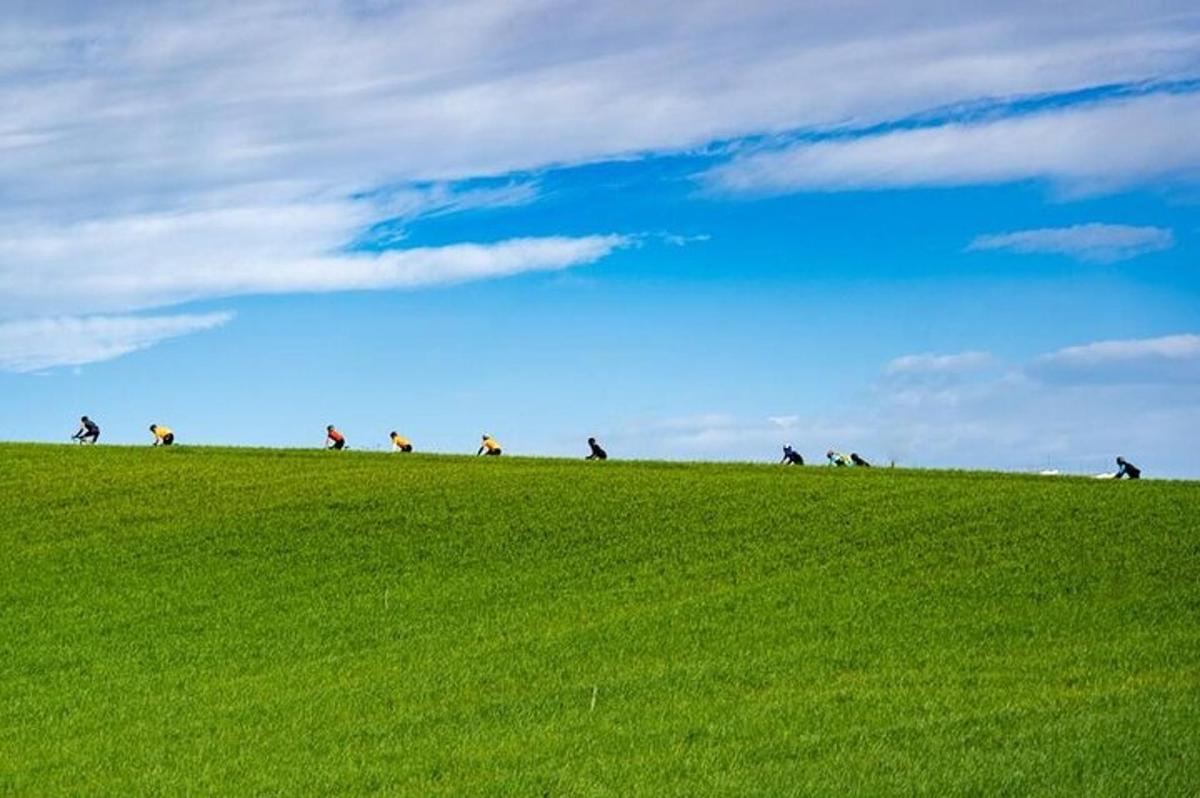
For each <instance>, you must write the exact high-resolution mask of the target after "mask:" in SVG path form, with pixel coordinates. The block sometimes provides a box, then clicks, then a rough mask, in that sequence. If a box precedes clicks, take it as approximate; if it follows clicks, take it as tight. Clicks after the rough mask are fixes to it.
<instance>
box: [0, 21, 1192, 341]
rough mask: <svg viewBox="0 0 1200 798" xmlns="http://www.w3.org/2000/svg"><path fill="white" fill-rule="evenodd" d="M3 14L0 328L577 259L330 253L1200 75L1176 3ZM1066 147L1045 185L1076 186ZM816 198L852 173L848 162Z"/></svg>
mask: <svg viewBox="0 0 1200 798" xmlns="http://www.w3.org/2000/svg"><path fill="white" fill-rule="evenodd" d="M6 12H7V13H6V16H5V24H4V25H3V26H0V153H2V157H0V319H4V318H9V319H11V318H17V317H22V318H24V317H28V316H31V315H37V314H69V315H80V314H87V313H123V312H128V311H132V310H136V309H145V308H150V307H156V306H162V305H167V304H172V303H177V302H183V301H188V300H191V299H201V298H207V297H213V296H229V295H234V294H242V293H262V292H281V291H292V290H303V291H323V290H344V289H352V288H353V289H366V288H391V287H412V286H419V285H429V284H433V283H437V282H447V281H457V280H464V279H476V278H480V277H489V276H499V275H505V274H514V273H517V272H520V271H524V270H528V269H555V268H563V267H566V266H570V265H574V264H578V263H588V262H591V261H593V260H595V259H596V258H599V257H603V256H604V255H605V254H607V253H608V252H610V251H611V250H612V249H613V248H614V247H616V246H620V245H621V243H622V241H623V239H620V238H617V237H613V236H604V235H597V236H585V237H582V238H578V239H566V238H547V239H542V240H535V239H518V240H515V241H509V242H503V243H501V244H496V245H472V244H462V245H457V246H456V247H445V248H423V249H414V250H406V251H396V252H392V253H388V254H381V255H374V256H372V255H366V254H355V255H351V254H344V248H345V247H346V245H347V243H348V242H352V241H357V240H359V239H360V237H361V235H362V234H363V232H364V230H366V229H367V228H370V227H371V226H373V225H376V224H379V223H381V222H386V221H388V220H389V219H392V218H395V217H399V218H400V219H411V218H415V217H416V216H420V215H422V214H424V215H429V214H439V213H449V212H453V211H457V210H464V209H468V208H477V207H492V206H504V205H513V204H520V203H524V202H529V201H532V200H533V199H534V198H536V196H537V193H538V187H537V184H536V182H534V181H528V180H516V181H513V182H512V183H510V184H501V185H499V186H497V185H491V186H486V187H479V186H476V187H473V188H466V189H458V190H456V189H455V188H453V187H452V186H449V185H448V184H447V183H445V182H444V181H452V180H458V179H462V178H475V177H480V176H495V175H503V174H508V173H512V172H523V171H529V170H536V169H539V168H543V167H546V166H550V165H556V164H578V163H585V162H590V161H596V160H600V159H607V158H613V157H624V156H629V155H636V154H639V153H644V152H650V151H661V150H670V151H678V150H684V149H687V148H692V147H697V146H703V145H706V144H709V143H711V142H712V141H714V140H718V139H723V138H735V137H740V136H744V135H750V134H760V133H768V134H769V133H777V132H782V131H787V130H792V129H796V128H804V129H824V130H828V129H833V128H844V127H847V126H857V127H862V126H864V125H870V124H873V123H877V122H884V121H887V120H891V119H896V118H899V117H903V116H906V115H910V114H914V113H918V112H922V111H927V110H929V109H935V108H939V107H943V106H947V105H954V104H959V103H970V102H973V101H976V100H980V99H987V98H1006V97H1014V96H1022V95H1029V94H1036V93H1043V92H1062V91H1071V90H1076V89H1081V88H1086V87H1089V86H1095V85H1103V84H1116V83H1130V82H1143V81H1163V80H1172V79H1180V78H1185V77H1188V76H1193V75H1195V74H1196V72H1197V70H1198V69H1200V12H1198V11H1197V10H1196V9H1195V8H1194V6H1193V4H1190V3H1187V2H1184V0H1164V2H1162V3H1160V4H1157V5H1155V7H1153V8H1146V7H1142V6H1138V7H1133V6H1130V5H1129V4H1128V3H1124V2H1118V0H1099V2H1096V1H1095V0H1093V1H1091V2H1083V0H1064V1H1063V2H1060V3H1055V4H1045V3H1037V2H1032V0H1018V1H1017V2H1013V3H1008V4H963V3H949V2H945V0H920V1H919V2H917V3H916V4H915V5H914V4H912V3H909V4H906V5H904V6H903V7H900V6H897V5H895V4H887V3H881V2H875V3H872V2H857V1H856V2H849V3H835V4H830V3H824V2H817V1H816V0H813V1H812V2H802V3H796V2H791V1H790V0H754V2H750V3H731V2H724V1H723V0H700V2H686V3H685V2H682V0H669V1H668V2H663V3H650V4H641V5H638V6H631V5H629V4H604V3H599V4H597V3H594V2H587V0H553V1H552V0H508V2H503V3H498V2H493V0H463V1H462V2H443V1H442V0H415V1H414V2H409V3H403V4H396V5H391V4H377V3H321V4H316V5H311V6H309V7H308V8H306V10H305V12H304V13H297V12H296V9H295V4H294V3H288V2H283V0H257V1H255V2H244V3H204V2H200V3H185V4H151V5H149V6H148V5H146V4H145V3H135V2H125V1H124V0H112V1H111V2H104V3H89V2H83V1H82V0H79V2H66V1H65V0H59V1H58V2H54V1H53V0H52V1H51V2H44V3H35V4H30V3H25V4H19V7H17V8H13V9H6ZM1160 102H1164V103H1165V102H1167V101H1165V100H1163V101H1160ZM1175 102H1176V103H1177V104H1181V103H1184V102H1185V101H1183V100H1176V101H1175ZM1140 107H1141V106H1139V108H1140ZM1145 110H1147V112H1149V111H1152V110H1153V109H1149V108H1147V109H1145ZM1165 110H1169V109H1162V108H1160V109H1159V111H1160V112H1164V113H1165ZM1177 110H1178V111H1179V113H1178V114H1177V115H1176V118H1175V119H1174V121H1173V124H1174V125H1175V126H1176V130H1177V131H1178V135H1177V137H1176V138H1175V139H1172V138H1170V137H1169V136H1167V135H1166V133H1164V132H1163V131H1162V130H1161V129H1160V128H1161V125H1160V124H1159V122H1158V121H1156V117H1155V115H1154V114H1150V116H1149V117H1148V124H1147V125H1146V131H1148V136H1147V138H1148V139H1149V140H1148V142H1147V147H1158V148H1159V149H1160V150H1161V151H1162V152H1163V153H1164V154H1163V155H1162V156H1161V157H1160V158H1158V159H1157V160H1154V161H1153V162H1152V163H1150V164H1149V165H1148V164H1147V161H1150V160H1151V159H1149V158H1148V157H1145V156H1138V155H1137V154H1136V153H1133V154H1131V147H1132V145H1129V144H1128V143H1127V142H1126V141H1125V140H1124V139H1126V138H1138V137H1142V136H1144V135H1146V132H1145V131H1143V130H1142V127H1141V126H1140V125H1139V126H1137V127H1136V128H1132V129H1133V130H1135V131H1136V133H1137V135H1136V136H1129V135H1127V134H1128V133H1129V130H1130V129H1131V128H1128V127H1126V128H1122V129H1121V130H1120V131H1115V130H1114V129H1112V128H1111V126H1110V127H1103V126H1101V127H1099V128H1096V129H1097V131H1098V133H1097V134H1096V135H1097V138H1098V139H1099V140H1100V144H1096V143H1095V142H1093V143H1092V144H1090V145H1089V146H1085V147H1083V148H1082V149H1084V150H1085V151H1086V152H1092V151H1093V150H1094V149H1095V148H1096V147H1098V146H1101V144H1102V145H1103V146H1104V147H1112V149H1113V150H1114V157H1113V159H1112V163H1113V170H1112V171H1113V174H1115V175H1116V177H1117V178H1119V179H1125V178H1127V177H1129V176H1130V175H1145V174H1148V173H1151V172H1154V171H1155V170H1154V169H1153V168H1150V167H1151V166H1154V167H1163V168H1166V167H1167V166H1170V165H1175V166H1178V165H1180V163H1181V160H1180V159H1181V155H1180V151H1181V148H1182V149H1186V147H1183V145H1180V144H1179V141H1180V140H1183V139H1186V138H1187V134H1188V131H1189V130H1190V129H1194V128H1195V127H1196V125H1195V124H1192V119H1193V115H1192V114H1191V112H1189V111H1188V109H1187V108H1186V107H1183V106H1181V107H1180V108H1178V109H1177ZM1160 115H1161V114H1160ZM1089 129H1090V128H1089ZM1114 132H1116V133H1120V134H1121V135H1120V136H1118V137H1117V140H1116V141H1115V143H1114V141H1113V136H1112V135H1111V134H1113V133H1114ZM1027 138H1028V137H1026V139H1023V141H1026V143H1028V142H1027ZM1034 143H1035V144H1037V145H1039V146H1040V143H1041V142H1040V141H1036V142H1034ZM1070 143H1071V147H1069V148H1067V149H1065V150H1064V149H1063V148H1062V147H1059V148H1058V149H1057V150H1055V151H1054V152H1050V153H1048V154H1046V156H1045V157H1046V161H1047V163H1050V164H1051V166H1047V167H1045V168H1046V169H1051V170H1052V169H1055V168H1058V167H1057V166H1056V165H1055V164H1056V163H1057V162H1056V161H1055V158H1058V159H1060V160H1062V161H1064V162H1065V163H1066V164H1067V165H1068V168H1069V167H1070V165H1071V164H1073V163H1074V162H1075V156H1074V155H1073V148H1074V147H1076V146H1078V145H1079V142H1077V141H1072V142H1070ZM1013 146H1014V148H1019V146H1020V142H1018V143H1017V144H1014V145H1013ZM901 149H904V148H903V147H902V148H901ZM1033 149H1035V150H1036V149H1038V147H1033ZM1007 157H1008V159H1009V160H1011V159H1012V156H1011V154H1010V155H1009V156H1007ZM1139 159H1140V160H1139ZM978 160H979V161H980V162H986V161H987V160H988V159H987V158H981V159H978ZM1002 160H1003V159H1002ZM1185 160H1186V159H1185ZM1085 176H1086V177H1087V178H1088V179H1091V178H1093V177H1095V175H1093V173H1092V172H1091V171H1088V172H1087V174H1086V175H1085ZM1102 177H1108V175H1107V173H1106V174H1105V175H1102ZM817 179H818V180H819V181H820V180H823V181H825V183H824V184H826V185H828V184H829V183H830V181H833V182H835V183H836V182H838V181H843V182H847V181H848V182H850V183H853V182H854V181H855V180H861V179H862V176H861V175H858V176H857V177H856V176H855V169H854V168H853V165H849V166H842V167H840V168H838V167H836V166H835V167H829V169H828V171H827V172H826V174H825V176H824V177H821V175H820V173H819V172H818V173H817ZM429 181H433V182H432V183H430V182H429ZM414 183H415V185H412V184H414ZM380 186H388V187H395V188H392V189H390V190H388V191H380V190H379V187H380ZM348 197H356V198H358V199H356V200H348V199H346V198H348ZM597 232H603V231H597ZM387 235H388V237H389V240H390V241H392V242H395V241H397V240H400V239H402V238H403V237H404V230H403V227H402V226H401V227H396V228H393V227H389V228H388V230H387Z"/></svg>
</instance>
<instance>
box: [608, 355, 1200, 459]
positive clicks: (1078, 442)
mask: <svg viewBox="0 0 1200 798" xmlns="http://www.w3.org/2000/svg"><path fill="white" fill-rule="evenodd" d="M1001 365H1002V364H1001V363H1000V362H999V361H998V359H997V358H995V357H993V356H990V355H986V354H985V353H981V352H970V353H961V354H958V355H927V354H919V355H909V356H905V357H901V358H897V359H896V360H893V361H891V363H888V364H885V365H884V367H883V369H882V370H881V373H880V377H879V381H878V383H877V386H876V387H877V388H878V390H876V391H874V392H873V393H870V394H868V393H866V392H863V394H862V395H863V396H868V395H869V396H870V399H869V400H864V401H861V402H858V403H855V404H847V405H844V406H843V407H841V408H840V409H838V410H836V411H826V412H821V413H808V414H799V413H797V414H794V415H781V416H774V417H768V418H765V419H759V418H755V417H747V416H743V415H735V414H723V413H711V414H706V415H700V416H692V417H681V418H669V419H660V420H657V421H642V422H640V423H637V424H630V425H628V427H627V428H625V429H621V430H614V431H613V433H612V434H611V435H610V437H612V438H613V440H614V441H619V442H620V444H621V447H622V449H628V450H630V451H631V452H636V453H637V454H638V455H639V456H656V457H673V458H682V459H697V458H704V459H747V460H767V459H771V458H775V457H776V456H777V455H776V453H777V452H778V451H779V447H780V446H782V445H783V444H784V443H791V444H793V445H794V446H796V447H797V448H798V449H799V451H800V452H801V453H803V454H805V455H806V456H808V457H810V458H816V457H819V456H820V453H821V452H824V451H825V450H826V449H827V448H829V447H831V446H832V447H835V448H839V449H842V450H843V451H848V450H856V451H858V452H860V453H862V454H863V455H865V456H866V457H867V459H868V460H874V461H876V462H887V461H890V460H895V461H896V462H897V463H899V464H902V465H921V466H927V467H969V468H1002V469H1015V470H1026V471H1037V470H1041V469H1044V468H1054V469H1060V470H1062V471H1064V472H1074V473H1096V472H1098V471H1101V470H1105V469H1111V468H1112V466H1113V458H1114V457H1116V455H1118V454H1123V455H1126V456H1128V457H1130V458H1131V459H1133V460H1134V461H1135V462H1137V463H1138V464H1139V465H1142V466H1146V467H1147V468H1148V469H1149V473H1151V474H1152V475H1191V476H1195V475H1196V474H1198V473H1200V454H1198V453H1197V450H1196V447H1195V446H1194V445H1193V444H1192V442H1191V438H1189V437H1188V436H1187V435H1181V431H1185V430H1193V429H1200V335H1196V334H1181V335H1171V336H1164V337H1161V338H1147V339H1134V340H1126V341H1096V342H1092V343H1088V344H1083V345H1080V346H1072V347H1067V348H1064V349H1060V350H1057V351H1054V352H1049V353H1046V354H1044V355H1041V356H1038V357H1034V358H1032V359H1030V360H1028V361H1025V362H1020V363H1011V364H1003V367H1000V366H1001ZM947 374H952V375H957V376H959V377H962V379H943V377H945V376H946V375H947ZM909 377H911V379H908V378H909ZM898 378H904V381H903V382H902V383H901V384H900V385H899V386H898V385H897V383H896V380H897V379H898Z"/></svg>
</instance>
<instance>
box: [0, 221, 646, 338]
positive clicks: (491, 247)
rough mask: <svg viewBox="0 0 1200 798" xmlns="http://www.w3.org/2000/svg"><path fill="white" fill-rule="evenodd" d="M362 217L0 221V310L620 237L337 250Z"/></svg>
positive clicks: (370, 280) (345, 282)
mask: <svg viewBox="0 0 1200 798" xmlns="http://www.w3.org/2000/svg"><path fill="white" fill-rule="evenodd" d="M368 214H369V208H368V207H365V206H364V204H363V203H361V202H353V201H312V202H307V203H298V202H296V203H284V204H277V205H265V206H257V207H255V206H233V207H226V208H214V209H203V210H196V211H191V212H187V213H159V214H146V215H139V216H126V217H120V218H118V219H111V220H110V219H103V220H93V221H87V222H82V223H78V224H74V225H69V226H66V227H54V228H46V227H32V226H23V227H18V226H15V225H14V226H9V227H7V228H0V317H3V316H4V315H8V316H10V317H11V316H14V315H36V314H44V313H72V314H80V313H96V312H120V311H127V310H131V309H142V308H150V307H160V306H163V305H169V304H175V303H180V302H186V301H191V300H199V299H210V298H213V297H228V296H234V295H242V294H270V293H286V292H301V291H309V292H311V291H344V290H368V289H384V288H417V287H423V286H430V285H438V284H447V283H456V282H463V281H467V280H478V279H486V278H495V277H503V276H509V275H514V274H518V273H522V272H530V271H550V270H556V269H563V268H567V267H570V266H577V265H581V264H587V263H592V262H594V261H596V260H599V259H600V258H602V257H604V256H606V255H608V254H609V253H611V252H612V251H613V250H614V249H616V248H618V247H621V246H625V245H626V244H627V243H629V239H627V238H625V237H622V236H616V235H597V236H584V237H579V238H565V237H545V238H524V239H513V240H509V241H501V242H497V243H490V244H453V245H448V246H442V247H420V248H411V249H399V250H385V251H382V252H346V251H344V249H342V247H343V245H344V244H345V242H346V241H348V240H349V239H350V237H351V236H352V235H353V234H354V232H355V231H357V230H359V229H360V228H361V227H362V226H363V225H364V224H365V222H366V221H367V219H368V218H369V216H368Z"/></svg>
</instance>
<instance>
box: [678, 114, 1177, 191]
mask: <svg viewBox="0 0 1200 798" xmlns="http://www.w3.org/2000/svg"><path fill="white" fill-rule="evenodd" d="M1197 129H1200V93H1192V94H1153V95H1147V96H1142V97H1137V98H1134V99H1127V100H1120V101H1115V102H1106V103H1098V104H1092V105H1087V106H1082V107H1070V108H1065V109H1055V110H1050V111H1043V112H1040V113H1033V114H1029V115H1024V116H1017V117H1009V118H1001V119H994V120H989V121H983V122H976V123H955V124H946V125H935V126H931V127H923V128H917V129H907V130H894V131H889V132H882V133H874V134H867V135H862V136H857V137H848V138H837V139H831V140H824V141H817V142H806V143H800V144H795V145H793V146H790V147H787V148H785V149H782V150H768V151H761V152H755V153H750V154H747V155H743V156H740V157H736V158H734V160H733V161H731V162H729V163H727V164H722V165H720V166H717V167H714V168H713V169H711V170H710V171H709V172H707V173H705V174H704V175H703V176H702V177H703V180H704V182H705V183H706V184H707V185H708V186H709V187H711V188H712V189H713V190H716V191H721V192H728V193H735V194H739V193H750V194H771V193H786V192H793V191H851V190H861V189H891V188H904V187H913V186H961V185H971V184H990V183H1007V182H1014V181H1021V180H1031V179H1038V180H1046V181H1049V182H1050V183H1052V184H1054V185H1055V186H1057V187H1059V188H1060V189H1061V190H1064V191H1069V192H1076V193H1088V192H1103V191H1109V190H1113V189H1116V188H1121V187H1124V186H1128V185H1130V184H1134V183H1138V182H1141V181H1147V180H1162V179H1185V178H1196V177H1197V176H1198V175H1200V137H1198V136H1195V135H1193V134H1192V131H1194V130H1197Z"/></svg>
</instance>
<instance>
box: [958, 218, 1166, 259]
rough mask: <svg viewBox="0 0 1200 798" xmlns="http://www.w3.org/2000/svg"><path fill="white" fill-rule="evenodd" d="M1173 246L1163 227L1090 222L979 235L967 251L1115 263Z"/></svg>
mask: <svg viewBox="0 0 1200 798" xmlns="http://www.w3.org/2000/svg"><path fill="white" fill-rule="evenodd" d="M1174 245H1175V236H1174V234H1172V232H1171V231H1170V230H1167V229H1165V228H1162V227H1133V226H1130V225H1123V224H1098V223H1092V224H1077V225H1073V226H1071V227H1044V228H1039V229H1036V230H1017V231H1015V232H1011V233H995V234H991V235H982V236H979V237H977V238H976V239H975V240H974V241H972V242H971V243H970V245H969V246H968V247H967V250H968V251H982V250H1007V251H1009V252H1017V253H1020V254H1053V255H1066V256H1068V257H1072V258H1076V259H1078V260H1081V261H1085V262H1089V263H1116V262H1117V261H1122V260H1129V259H1130V258H1136V257H1137V256H1139V255H1145V254H1147V253H1150V252H1161V251H1163V250H1167V249H1170V248H1171V247H1173V246H1174Z"/></svg>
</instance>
